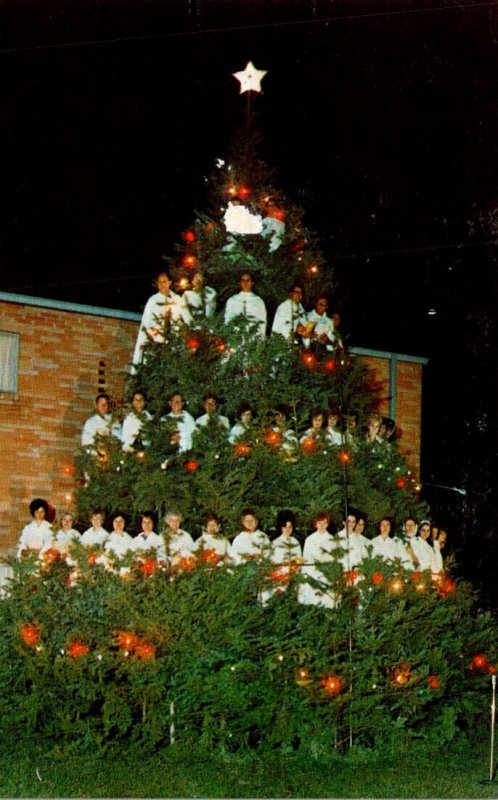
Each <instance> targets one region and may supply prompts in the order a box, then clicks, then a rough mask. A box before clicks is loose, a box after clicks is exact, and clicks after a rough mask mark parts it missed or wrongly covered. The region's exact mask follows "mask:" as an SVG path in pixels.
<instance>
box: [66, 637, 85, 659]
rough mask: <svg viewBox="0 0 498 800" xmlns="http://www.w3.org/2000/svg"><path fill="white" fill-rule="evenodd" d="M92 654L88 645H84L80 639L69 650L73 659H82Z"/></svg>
mask: <svg viewBox="0 0 498 800" xmlns="http://www.w3.org/2000/svg"><path fill="white" fill-rule="evenodd" d="M89 652H90V648H89V647H87V645H86V644H83V642H81V641H80V640H79V639H77V640H76V641H75V642H73V643H72V644H71V645H70V646H69V649H68V653H69V655H70V656H71V657H72V658H81V657H82V656H87V655H88V653H89Z"/></svg>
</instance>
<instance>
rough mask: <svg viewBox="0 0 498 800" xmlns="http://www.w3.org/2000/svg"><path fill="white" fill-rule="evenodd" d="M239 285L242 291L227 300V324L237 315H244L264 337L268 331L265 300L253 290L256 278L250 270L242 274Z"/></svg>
mask: <svg viewBox="0 0 498 800" xmlns="http://www.w3.org/2000/svg"><path fill="white" fill-rule="evenodd" d="M239 285H240V292H238V293H237V294H234V295H232V296H231V297H229V298H228V300H227V303H226V306H225V324H226V325H227V324H228V323H229V322H231V321H232V320H234V319H236V318H237V317H243V318H244V319H246V320H247V321H248V322H250V323H253V324H255V325H256V326H257V328H256V330H257V333H258V335H259V336H261V338H263V337H264V335H265V333H266V306H265V303H264V300H262V298H261V297H259V296H258V295H257V294H254V293H253V291H252V287H253V286H254V279H253V277H252V275H251V273H250V272H243V273H242V274H241V276H240V282H239Z"/></svg>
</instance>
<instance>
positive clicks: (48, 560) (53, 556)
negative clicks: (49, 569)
mask: <svg viewBox="0 0 498 800" xmlns="http://www.w3.org/2000/svg"><path fill="white" fill-rule="evenodd" d="M60 557H61V554H60V553H59V551H58V550H56V549H55V547H49V548H48V550H45V552H44V553H43V556H42V558H43V560H44V562H45V564H46V565H47V566H50V565H51V564H53V563H54V561H58V560H59V558H60Z"/></svg>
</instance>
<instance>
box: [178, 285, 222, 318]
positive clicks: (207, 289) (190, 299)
mask: <svg viewBox="0 0 498 800" xmlns="http://www.w3.org/2000/svg"><path fill="white" fill-rule="evenodd" d="M182 302H183V305H184V306H185V307H186V308H187V310H188V312H189V314H190V315H191V317H192V319H193V323H194V327H195V326H196V324H199V323H202V321H203V320H204V319H208V318H209V317H212V316H213V314H214V312H215V309H216V290H215V289H213V288H212V287H211V286H204V275H203V274H202V272H196V273H195V274H194V276H193V278H192V288H191V289H186V290H185V291H184V293H183V295H182Z"/></svg>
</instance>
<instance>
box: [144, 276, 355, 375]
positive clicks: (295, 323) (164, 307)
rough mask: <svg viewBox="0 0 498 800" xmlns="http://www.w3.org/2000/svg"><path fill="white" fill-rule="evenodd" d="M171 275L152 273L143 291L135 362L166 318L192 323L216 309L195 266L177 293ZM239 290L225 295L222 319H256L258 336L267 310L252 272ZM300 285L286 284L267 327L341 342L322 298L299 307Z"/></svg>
mask: <svg viewBox="0 0 498 800" xmlns="http://www.w3.org/2000/svg"><path fill="white" fill-rule="evenodd" d="M172 283H173V282H172V280H171V276H170V275H169V273H168V272H166V271H163V272H161V273H160V274H159V275H158V276H157V279H156V286H157V289H158V291H157V292H156V294H153V295H152V296H151V297H149V299H148V301H147V303H146V305H145V308H144V312H143V315H142V322H141V325H140V331H139V334H138V338H137V343H136V346H135V352H134V354H133V364H134V365H137V364H140V363H141V361H142V359H143V354H144V348H145V346H146V344H147V343H148V342H155V343H157V344H162V343H163V342H164V336H165V330H166V328H167V325H168V323H169V324H171V325H173V326H175V327H179V326H180V325H181V324H182V323H183V324H184V325H189V326H191V327H196V326H197V325H199V323H200V322H201V321H202V320H204V319H206V318H209V317H212V316H213V314H214V312H215V310H216V296H217V295H216V291H215V289H213V288H212V287H211V286H205V284H204V276H203V274H202V273H201V272H196V273H195V274H194V276H193V278H192V288H191V289H187V290H185V291H184V293H183V294H182V295H179V294H176V293H175V292H173V291H172V290H171V286H172ZM239 286H240V291H239V292H237V294H234V295H232V296H231V297H229V298H228V300H227V302H226V305H225V316H224V319H225V323H228V322H231V321H232V320H234V319H235V318H236V317H240V316H242V317H245V318H246V319H247V320H248V321H249V322H252V323H254V324H255V325H256V331H257V333H258V334H259V336H261V337H263V336H264V335H265V333H266V326H267V311H266V305H265V302H264V300H263V299H262V298H261V297H260V296H259V295H257V294H255V293H254V292H253V287H254V277H253V275H252V274H251V272H249V271H246V272H243V273H242V274H241V275H240V278H239ZM302 297H303V287H302V286H301V285H300V284H299V283H294V284H292V286H291V287H290V289H289V296H288V298H287V300H284V301H283V303H280V305H279V306H278V307H277V310H276V312H275V316H274V318H273V323H272V327H271V331H272V333H279V334H280V335H281V336H284V337H285V338H286V339H291V337H293V336H294V335H295V334H299V335H300V336H302V337H303V343H304V346H305V347H309V345H310V343H311V341H316V342H321V343H322V344H323V345H324V346H325V347H326V348H328V349H331V350H332V349H334V348H335V347H342V342H341V340H340V337H339V334H338V333H337V330H336V329H337V327H338V325H339V323H340V317H339V315H338V314H333V315H332V316H331V317H329V316H328V315H327V308H328V300H327V298H326V297H325V296H324V295H318V296H317V297H316V299H315V304H314V308H313V309H312V310H310V311H305V309H304V306H303V305H302Z"/></svg>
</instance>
